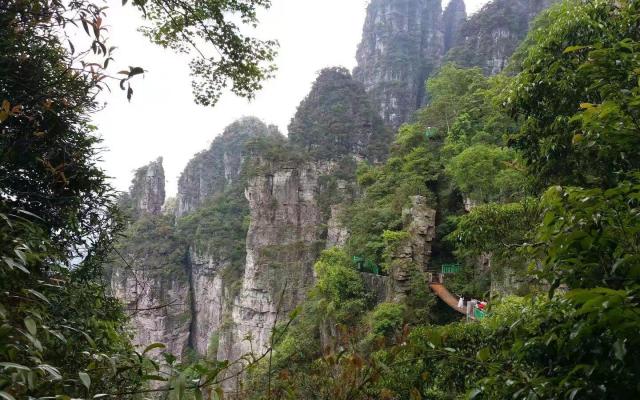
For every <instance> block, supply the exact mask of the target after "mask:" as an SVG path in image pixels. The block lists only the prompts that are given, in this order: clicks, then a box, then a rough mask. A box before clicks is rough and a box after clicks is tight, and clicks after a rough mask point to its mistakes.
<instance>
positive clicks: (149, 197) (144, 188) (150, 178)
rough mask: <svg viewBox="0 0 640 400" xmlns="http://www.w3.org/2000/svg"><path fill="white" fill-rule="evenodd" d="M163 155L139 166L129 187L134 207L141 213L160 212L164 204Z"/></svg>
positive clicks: (155, 213)
mask: <svg viewBox="0 0 640 400" xmlns="http://www.w3.org/2000/svg"><path fill="white" fill-rule="evenodd" d="M164 184H165V182H164V168H163V167H162V157H160V158H158V159H157V160H156V161H153V162H151V163H149V164H148V165H145V166H144V167H142V168H139V169H138V170H137V171H136V174H135V177H134V179H133V181H132V182H131V187H130V188H129V196H130V197H131V200H132V203H133V204H132V205H133V208H134V209H135V210H136V211H137V212H139V213H149V214H154V215H157V214H160V212H161V211H162V205H163V204H164V198H165V190H164Z"/></svg>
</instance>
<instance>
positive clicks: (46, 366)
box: [36, 364, 62, 381]
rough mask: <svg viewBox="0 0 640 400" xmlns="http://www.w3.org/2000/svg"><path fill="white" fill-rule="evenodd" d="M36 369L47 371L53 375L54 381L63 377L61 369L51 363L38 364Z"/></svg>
mask: <svg viewBox="0 0 640 400" xmlns="http://www.w3.org/2000/svg"><path fill="white" fill-rule="evenodd" d="M36 369H39V370H41V371H45V372H47V373H48V374H49V375H50V376H51V379H52V380H54V381H58V380H61V379H62V375H60V371H58V369H57V368H55V367H52V366H51V365H49V364H41V365H38V366H37V367H36Z"/></svg>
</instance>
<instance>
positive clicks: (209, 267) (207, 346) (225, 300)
mask: <svg viewBox="0 0 640 400" xmlns="http://www.w3.org/2000/svg"><path fill="white" fill-rule="evenodd" d="M189 264H190V267H189V271H190V282H191V293H192V295H193V320H192V322H191V337H190V341H191V345H192V346H193V348H194V350H195V351H196V353H197V354H200V355H203V356H208V357H214V358H215V357H217V353H218V344H219V341H220V331H221V329H222V324H223V319H224V316H225V314H227V313H228V312H229V307H228V306H229V304H230V301H231V299H229V296H228V290H227V287H226V285H225V280H224V278H223V273H222V272H223V271H224V269H225V268H226V267H228V261H227V260H226V259H219V258H217V257H216V255H215V254H213V255H212V254H198V252H197V251H196V250H194V249H193V248H192V249H191V252H190V255H189Z"/></svg>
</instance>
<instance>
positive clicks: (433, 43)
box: [354, 0, 444, 130]
mask: <svg viewBox="0 0 640 400" xmlns="http://www.w3.org/2000/svg"><path fill="white" fill-rule="evenodd" d="M441 17H442V5H441V0H372V1H371V3H370V4H369V6H368V7H367V17H366V20H365V24H364V28H363V33H362V42H361V43H360V45H359V47H358V52H357V55H356V58H357V61H358V66H357V67H356V68H355V70H354V77H355V79H356V80H358V81H360V82H362V83H364V86H365V88H366V90H367V92H368V93H369V94H370V96H371V98H372V101H373V103H374V105H375V106H376V107H377V108H378V110H379V112H380V115H381V116H382V118H383V119H384V121H385V123H387V124H388V125H389V126H390V127H391V128H393V129H394V130H395V129H397V128H398V127H399V126H400V125H401V124H402V123H403V122H406V121H408V120H409V117H410V116H411V114H412V113H413V112H414V111H415V110H417V109H418V108H419V107H420V106H421V105H423V104H424V102H425V90H424V82H425V80H426V79H427V77H428V76H429V74H430V73H432V72H433V71H434V69H435V68H436V67H437V66H438V65H440V60H441V58H442V55H443V53H444V35H443V31H442V27H441V22H442V18H441Z"/></svg>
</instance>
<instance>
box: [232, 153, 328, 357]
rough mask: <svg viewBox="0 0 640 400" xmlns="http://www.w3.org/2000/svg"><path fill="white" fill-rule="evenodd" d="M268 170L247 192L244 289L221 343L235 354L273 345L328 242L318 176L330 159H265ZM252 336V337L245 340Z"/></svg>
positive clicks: (253, 181)
mask: <svg viewBox="0 0 640 400" xmlns="http://www.w3.org/2000/svg"><path fill="white" fill-rule="evenodd" d="M260 164H261V167H262V168H263V170H264V172H263V173H261V174H259V175H257V176H255V177H253V178H251V179H250V180H249V182H248V185H247V189H246V192H245V193H246V197H247V199H248V201H249V208H250V210H251V223H250V225H249V232H248V234H247V260H246V265H245V270H244V278H243V281H242V289H241V290H240V293H239V295H238V297H237V298H236V300H235V302H234V306H233V319H232V320H233V328H232V332H233V334H232V335H231V336H230V337H227V338H226V340H231V341H232V343H230V344H228V343H224V344H222V347H227V346H228V348H229V349H230V350H231V352H230V354H226V356H227V357H226V358H229V359H237V358H239V357H240V356H242V355H244V354H247V353H249V352H250V351H254V352H256V353H257V354H260V353H261V352H263V351H264V350H265V349H266V348H267V347H268V345H269V340H270V335H271V331H272V329H273V327H274V324H275V323H276V319H278V321H280V322H282V321H286V319H287V316H288V313H289V312H290V311H291V310H293V308H295V307H296V306H297V305H298V304H300V303H301V302H302V300H303V299H304V298H305V294H306V291H307V289H308V288H309V287H310V285H311V284H312V283H313V263H314V261H315V259H316V258H317V256H318V255H319V252H320V250H322V249H323V248H324V241H323V228H322V225H323V222H324V221H323V214H322V212H321V209H320V206H319V204H318V200H317V199H318V192H319V191H320V177H321V176H322V175H324V174H329V173H330V172H331V168H332V164H331V163H323V162H307V163H302V164H293V165H282V164H279V163H276V162H273V161H270V160H261V161H260ZM245 337H250V339H251V340H243V338H245Z"/></svg>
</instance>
